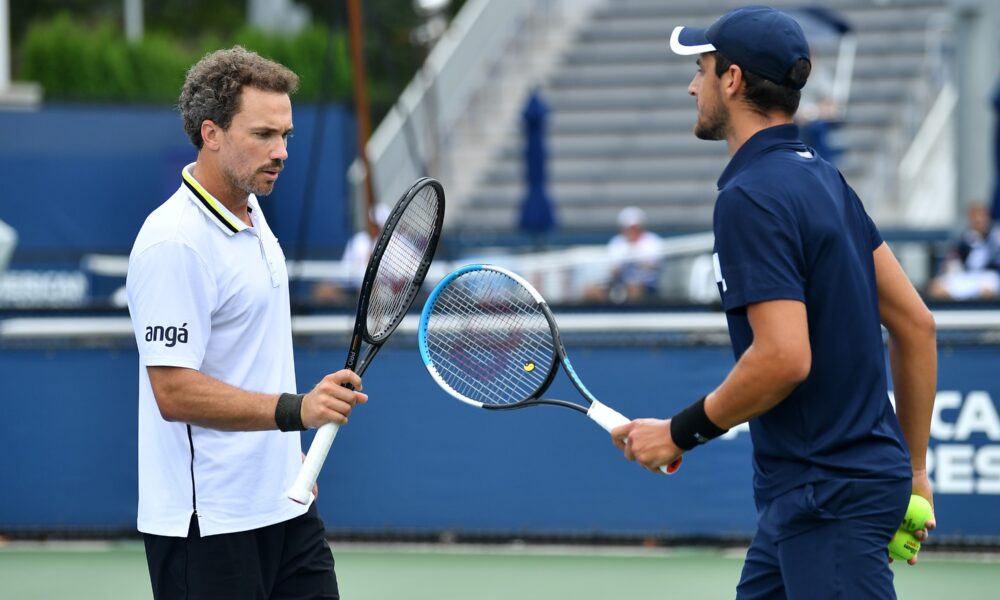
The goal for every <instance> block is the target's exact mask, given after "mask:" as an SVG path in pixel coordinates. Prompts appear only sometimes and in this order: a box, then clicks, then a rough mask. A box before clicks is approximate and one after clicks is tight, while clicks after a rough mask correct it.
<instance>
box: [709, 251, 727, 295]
mask: <svg viewBox="0 0 1000 600" xmlns="http://www.w3.org/2000/svg"><path fill="white" fill-rule="evenodd" d="M712 266H713V267H715V283H721V284H722V291H723V292H725V291H727V290H728V289H729V288H727V287H726V278H725V277H723V276H722V265H721V264H719V253H718V252H716V253H715V254H713V255H712Z"/></svg>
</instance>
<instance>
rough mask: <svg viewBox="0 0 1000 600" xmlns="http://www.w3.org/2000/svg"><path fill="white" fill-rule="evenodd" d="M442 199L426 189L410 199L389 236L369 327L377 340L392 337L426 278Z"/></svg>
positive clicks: (432, 189) (378, 276) (376, 283)
mask: <svg viewBox="0 0 1000 600" xmlns="http://www.w3.org/2000/svg"><path fill="white" fill-rule="evenodd" d="M439 210H440V199H439V197H438V194H437V191H436V190H435V189H434V188H433V187H432V186H430V185H428V186H425V187H424V188H423V189H421V190H420V191H419V192H417V194H416V196H414V197H413V199H412V200H410V202H409V204H407V206H406V208H405V209H404V210H403V214H402V215H400V217H399V220H398V221H397V222H396V227H395V228H394V229H393V230H392V232H391V234H390V235H389V240H388V242H387V243H386V247H385V250H384V252H383V254H382V260H381V262H380V263H379V267H378V272H377V273H376V274H375V281H374V283H373V284H372V290H371V299H370V300H369V306H368V317H367V321H366V327H367V331H368V335H369V337H370V338H372V339H373V340H376V341H378V340H380V338H381V337H383V336H386V335H388V334H389V333H390V332H391V331H392V329H394V325H395V323H396V321H397V320H398V319H399V318H400V317H402V313H403V312H405V311H406V309H407V308H408V307H409V304H410V298H411V296H412V294H413V293H415V292H416V290H415V289H414V288H415V287H418V286H419V282H418V281H417V280H418V279H420V281H422V278H419V277H418V276H419V275H420V273H421V270H422V269H421V267H422V266H423V265H424V264H425V262H426V261H428V260H429V259H430V258H431V257H429V256H427V254H428V251H429V247H430V244H431V240H432V239H433V238H434V233H435V229H436V224H437V217H438V211H439Z"/></svg>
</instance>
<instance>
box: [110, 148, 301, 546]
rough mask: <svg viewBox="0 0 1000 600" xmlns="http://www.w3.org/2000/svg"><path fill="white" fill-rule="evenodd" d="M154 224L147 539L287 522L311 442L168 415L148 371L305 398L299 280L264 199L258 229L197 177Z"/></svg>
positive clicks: (136, 300)
mask: <svg viewBox="0 0 1000 600" xmlns="http://www.w3.org/2000/svg"><path fill="white" fill-rule="evenodd" d="M193 166H194V165H188V166H187V167H185V168H184V170H183V171H182V173H181V176H182V179H183V184H182V185H181V187H180V189H178V190H177V192H176V193H175V194H174V195H173V196H171V197H170V198H169V199H168V200H167V201H166V202H164V203H163V204H162V205H161V206H160V207H159V208H157V209H156V210H154V211H153V212H152V213H151V214H150V215H149V217H147V218H146V222H145V223H144V224H143V226H142V229H141V230H140V231H139V235H138V237H137V238H136V240H135V245H134V246H133V247H132V254H131V256H129V266H128V279H127V284H126V288H127V291H128V307H129V313H130V314H131V315H132V325H133V327H134V329H135V338H136V342H137V343H138V346H139V518H138V529H139V531H141V532H144V533H152V534H157V535H164V536H175V537H184V536H186V535H187V534H188V526H189V524H190V521H191V514H192V512H195V513H196V514H197V515H198V523H199V527H200V529H201V534H202V535H203V536H207V535H215V534H220V533H231V532H235V531H246V530H249V529H256V528H258V527H263V526H266V525H272V524H274V523H279V522H282V521H286V520H288V519H291V518H293V517H295V516H298V515H300V514H302V513H304V512H305V510H306V507H305V506H301V505H299V504H296V503H295V502H292V501H291V500H289V499H288V498H287V497H286V496H285V493H284V492H285V490H286V489H287V488H288V487H290V486H291V484H292V481H293V480H294V479H295V475H296V474H297V472H298V469H299V466H300V465H301V464H302V462H301V442H300V438H299V434H298V433H297V432H296V433H282V432H279V431H256V432H224V431H217V430H214V429H206V428H203V427H198V426H195V425H188V424H186V423H170V422H167V421H165V420H164V419H163V417H162V416H160V411H159V409H158V407H157V404H156V399H155V398H154V397H153V390H152V387H151V386H150V383H149V375H148V373H147V372H146V367H149V366H171V367H187V368H189V369H197V370H199V371H201V372H202V373H204V374H206V375H209V376H211V377H214V378H215V379H218V380H220V381H223V382H225V383H228V384H230V385H233V386H236V387H238V388H241V389H244V390H247V391H252V392H262V393H281V392H294V391H295V390H296V387H295V370H294V365H293V357H292V329H291V314H290V309H289V300H288V273H287V271H286V270H285V257H284V254H283V253H282V252H281V248H280V247H279V246H278V240H277V238H275V237H274V234H272V233H271V230H270V229H269V228H268V226H267V221H265V220H264V214H263V213H262V212H261V210H260V207H259V205H258V203H257V199H256V198H255V197H254V196H252V195H251V196H250V198H249V205H250V211H251V212H250V218H251V220H252V221H253V227H248V226H247V225H246V224H244V223H243V222H242V221H240V219H238V218H237V217H236V216H235V215H233V214H232V213H231V212H230V211H229V210H227V209H226V207H225V206H223V205H222V203H221V202H219V201H218V200H216V199H215V198H213V197H212V196H211V194H209V193H208V192H207V191H205V189H204V188H202V186H201V185H200V184H199V183H198V182H197V181H196V180H195V179H194V177H193V176H192V175H191V169H192V167H193Z"/></svg>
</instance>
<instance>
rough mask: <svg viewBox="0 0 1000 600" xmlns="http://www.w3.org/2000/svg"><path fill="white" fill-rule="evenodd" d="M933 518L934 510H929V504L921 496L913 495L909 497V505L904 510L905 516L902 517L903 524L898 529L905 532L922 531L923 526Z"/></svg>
mask: <svg viewBox="0 0 1000 600" xmlns="http://www.w3.org/2000/svg"><path fill="white" fill-rule="evenodd" d="M933 516H934V510H933V509H932V508H931V503H930V502H928V501H927V499H926V498H924V497H923V496H918V495H916V494H913V495H912V496H910V505H909V507H907V509H906V516H905V517H903V524H902V525H900V526H899V528H900V529H903V530H905V531H916V530H918V529H923V528H924V524H925V523H927V521H929V520H930V519H931V518H932V517H933Z"/></svg>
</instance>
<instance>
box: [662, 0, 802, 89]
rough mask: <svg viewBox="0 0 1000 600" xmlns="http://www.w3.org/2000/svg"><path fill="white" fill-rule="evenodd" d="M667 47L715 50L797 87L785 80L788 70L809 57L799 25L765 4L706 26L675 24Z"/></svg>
mask: <svg viewBox="0 0 1000 600" xmlns="http://www.w3.org/2000/svg"><path fill="white" fill-rule="evenodd" d="M670 49H671V50H673V51H674V52H675V53H676V54H681V55H691V54H701V53H703V52H715V51H718V52H721V53H722V54H723V55H725V57H726V58H728V59H729V60H731V61H732V62H733V63H735V64H737V65H739V66H740V68H742V69H745V70H747V71H750V72H751V73H753V74H755V75H760V76H761V77H763V78H764V79H767V80H768V81H772V82H774V83H777V84H779V85H787V86H789V87H798V88H801V87H802V86H801V85H799V86H795V85H793V84H791V82H789V81H788V72H789V71H790V70H791V68H792V66H793V65H794V64H795V62H796V61H798V60H799V59H800V58H804V59H806V60H809V44H808V43H807V42H806V34H805V33H803V32H802V27H800V26H799V24H798V23H797V22H796V21H795V19H793V18H791V17H790V16H788V15H787V14H785V13H783V12H781V11H777V10H774V9H773V8H768V7H766V6H745V7H743V8H737V9H735V10H731V11H729V12H728V13H726V14H724V15H722V16H721V17H720V18H719V20H718V21H716V22H715V23H713V24H712V26H711V27H709V28H708V29H704V28H696V27H675V28H674V32H673V33H672V34H671V35H670Z"/></svg>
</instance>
